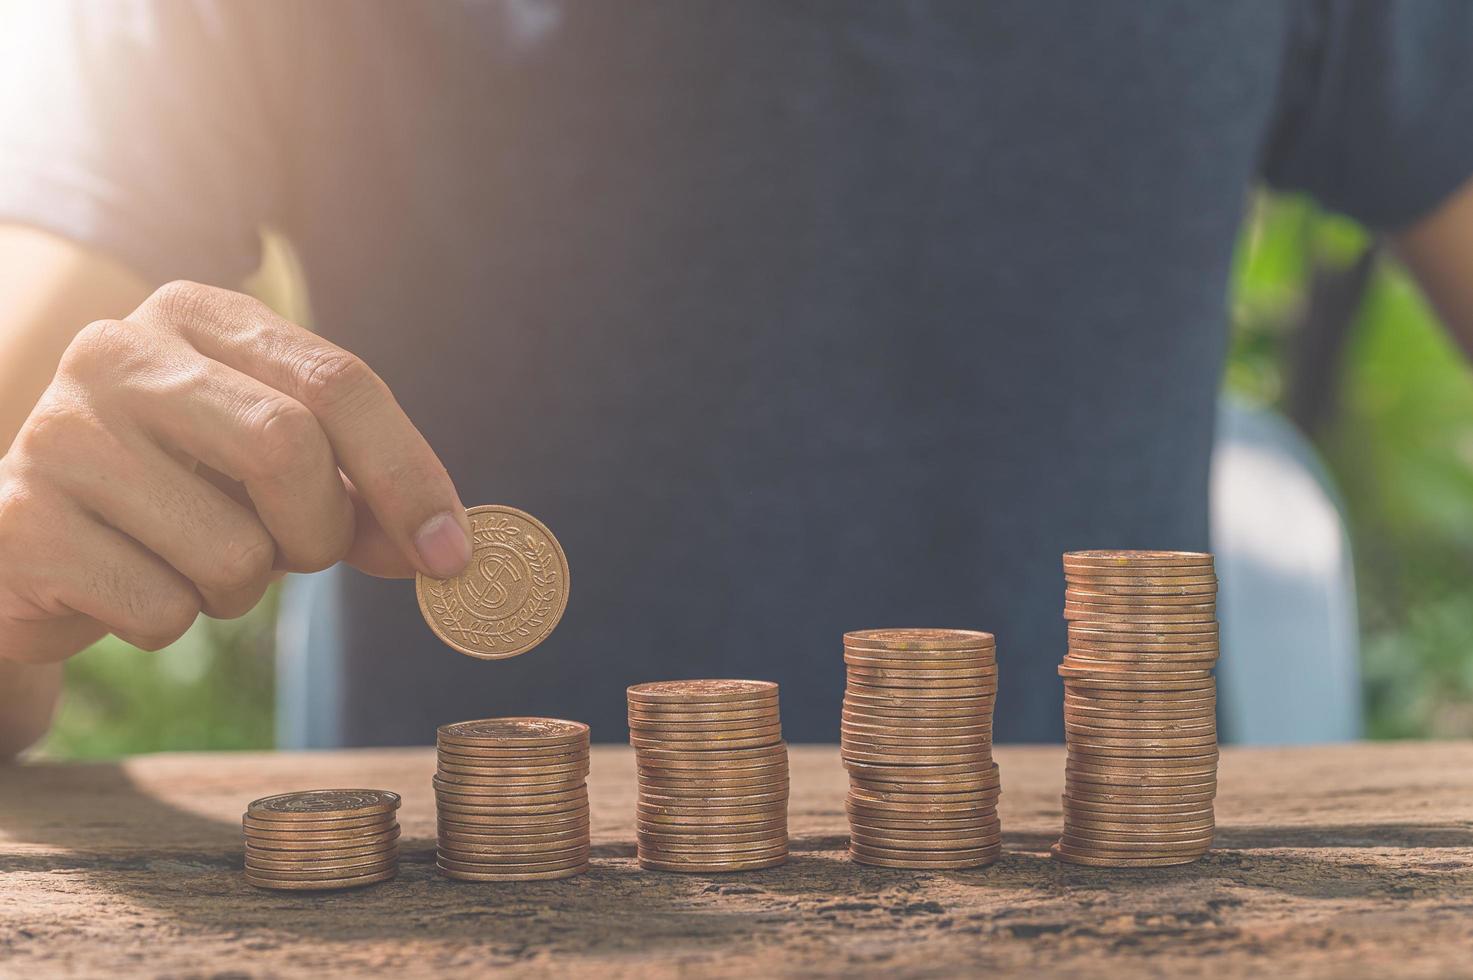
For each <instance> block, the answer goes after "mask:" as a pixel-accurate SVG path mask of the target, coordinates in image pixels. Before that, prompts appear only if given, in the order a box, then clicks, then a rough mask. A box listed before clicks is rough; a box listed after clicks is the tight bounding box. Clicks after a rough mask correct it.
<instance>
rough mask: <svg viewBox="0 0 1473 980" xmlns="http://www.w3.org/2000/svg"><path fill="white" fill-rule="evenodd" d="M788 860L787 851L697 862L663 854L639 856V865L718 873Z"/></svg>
mask: <svg viewBox="0 0 1473 980" xmlns="http://www.w3.org/2000/svg"><path fill="white" fill-rule="evenodd" d="M787 860H788V855H787V851H786V850H784V851H783V852H782V853H781V854H778V855H776V856H775V857H768V858H759V859H753V860H742V861H711V862H706V863H697V862H694V861H672V860H670V858H668V857H665V856H661V857H659V858H655V857H645V856H641V857H640V858H639V866H640V867H642V868H648V869H650V870H652V871H683V872H687V873H692V874H718V873H721V872H726V871H761V870H763V869H764V868H775V867H777V866H778V865H780V864H783V863H784V862H786V861H787Z"/></svg>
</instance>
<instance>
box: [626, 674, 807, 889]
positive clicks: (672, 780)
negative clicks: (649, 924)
mask: <svg viewBox="0 0 1473 980" xmlns="http://www.w3.org/2000/svg"><path fill="white" fill-rule="evenodd" d="M628 696H629V741H630V744H632V745H633V746H634V758H635V765H636V767H637V770H638V778H639V803H638V810H637V813H636V817H637V842H638V852H639V863H640V865H641V866H642V867H645V868H654V869H658V870H661V871H687V872H715V871H756V870H758V869H761V868H771V867H775V866H777V865H779V864H782V863H783V862H784V861H786V860H787V858H788V747H787V744H786V743H784V742H783V740H782V739H783V735H782V720H781V717H780V715H779V713H778V690H777V685H776V684H773V683H771V682H770V681H743V680H696V681H658V682H655V683H651V684H636V685H634V686H633V687H631V688H629V691H628Z"/></svg>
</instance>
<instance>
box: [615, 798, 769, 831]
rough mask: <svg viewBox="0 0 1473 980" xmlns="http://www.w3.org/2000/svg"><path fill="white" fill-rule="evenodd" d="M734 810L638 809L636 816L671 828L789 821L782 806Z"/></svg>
mask: <svg viewBox="0 0 1473 980" xmlns="http://www.w3.org/2000/svg"><path fill="white" fill-rule="evenodd" d="M732 809H734V808H733V807H725V808H723V810H722V811H721V812H713V811H710V810H706V811H703V812H699V813H662V812H660V811H657V810H648V809H644V808H641V807H636V809H635V814H636V816H637V817H638V819H639V821H640V822H641V823H644V824H647V825H651V826H653V825H656V824H659V825H662V826H669V827H739V826H740V827H746V826H747V825H748V824H771V823H775V822H777V821H783V822H786V820H787V807H786V806H783V805H781V804H779V805H777V806H764V807H756V808H754V809H753V810H752V811H751V812H750V813H730V812H727V811H729V810H732ZM748 829H750V828H748ZM731 832H732V833H735V832H736V831H735V830H733V831H731Z"/></svg>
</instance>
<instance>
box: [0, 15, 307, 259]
mask: <svg viewBox="0 0 1473 980" xmlns="http://www.w3.org/2000/svg"><path fill="white" fill-rule="evenodd" d="M233 6H234V10H233V11H232V10H231V9H230V8H231V7H232V5H231V4H230V3H228V0H227V2H223V3H218V4H217V3H208V2H194V0H41V2H35V0H14V2H12V0H0V222H18V223H22V224H27V225H33V226H36V227H39V228H43V229H46V230H48V231H51V232H54V233H56V234H59V235H62V236H65V237H67V238H71V239H74V240H76V241H79V242H82V243H84V244H87V245H91V246H94V247H96V248H98V249H100V250H102V251H104V252H107V253H109V254H111V255H112V256H114V257H115V258H117V259H119V260H121V261H122V262H124V263H125V264H127V265H128V266H130V267H131V268H132V269H134V270H135V271H136V272H138V273H139V274H141V275H143V276H144V277H146V278H147V279H149V280H150V281H152V282H156V283H157V282H164V281H166V280H169V279H180V278H187V279H196V280H200V281H204V282H211V283H215V284H218V285H224V286H232V287H234V286H236V285H238V284H239V282H240V281H241V280H242V279H243V278H244V277H245V276H246V275H248V274H249V273H250V272H251V271H252V270H254V269H255V267H256V265H257V264H258V261H259V253H260V231H261V228H262V226H263V225H265V224H267V223H269V222H270V221H271V219H272V215H273V213H274V210H275V208H276V204H277V201H276V198H277V196H278V193H277V188H278V187H279V183H280V181H279V174H278V163H277V160H278V157H279V149H278V144H277V141H276V140H273V139H272V138H271V136H272V134H271V127H270V126H269V125H268V121H269V119H270V116H271V114H270V113H269V112H268V111H267V99H266V98H265V95H264V91H263V87H262V86H261V85H260V84H258V82H257V75H258V74H259V73H260V70H261V67H260V59H259V58H256V57H254V56H253V53H252V50H251V48H252V45H253V41H254V40H258V38H253V35H252V32H251V31H250V30H249V29H247V28H245V27H243V26H242V25H241V23H240V22H239V21H240V16H239V15H240V14H241V12H242V11H245V10H249V9H250V8H253V7H254V8H257V9H259V8H260V7H261V6H264V5H258V4H253V3H244V4H236V5H233Z"/></svg>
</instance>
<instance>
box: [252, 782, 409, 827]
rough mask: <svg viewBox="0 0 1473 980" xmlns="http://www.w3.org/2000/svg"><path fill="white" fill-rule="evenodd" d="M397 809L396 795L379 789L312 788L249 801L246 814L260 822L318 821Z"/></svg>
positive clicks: (388, 811)
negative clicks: (260, 820)
mask: <svg viewBox="0 0 1473 980" xmlns="http://www.w3.org/2000/svg"><path fill="white" fill-rule="evenodd" d="M397 809H399V794H398V793H390V792H389V791H388V790H382V789H312V790H304V791H301V792H296V793H279V794H277V795H276V796H265V797H262V798H261V799H259V800H253V801H252V802H251V804H250V805H249V806H248V807H246V815H247V816H249V817H252V818H259V819H262V820H277V821H288V820H290V821H296V820H306V821H322V820H327V819H329V818H335V817H347V818H352V817H367V816H370V815H373V814H390V813H393V812H394V811H395V810H397Z"/></svg>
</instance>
